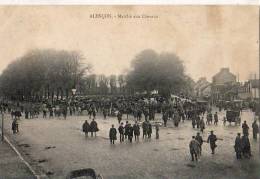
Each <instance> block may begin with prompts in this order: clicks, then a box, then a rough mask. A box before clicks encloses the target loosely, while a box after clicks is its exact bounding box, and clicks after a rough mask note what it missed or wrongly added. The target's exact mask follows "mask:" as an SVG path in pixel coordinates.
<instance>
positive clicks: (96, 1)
mask: <svg viewBox="0 0 260 179" xmlns="http://www.w3.org/2000/svg"><path fill="white" fill-rule="evenodd" d="M0 5H260V0H0Z"/></svg>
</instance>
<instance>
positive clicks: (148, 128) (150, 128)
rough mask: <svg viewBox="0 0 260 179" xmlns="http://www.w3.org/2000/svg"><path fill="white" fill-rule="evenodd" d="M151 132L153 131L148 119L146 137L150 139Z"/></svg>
mask: <svg viewBox="0 0 260 179" xmlns="http://www.w3.org/2000/svg"><path fill="white" fill-rule="evenodd" d="M152 133H153V129H152V124H151V123H150V122H149V121H148V122H147V135H148V139H151V136H152Z"/></svg>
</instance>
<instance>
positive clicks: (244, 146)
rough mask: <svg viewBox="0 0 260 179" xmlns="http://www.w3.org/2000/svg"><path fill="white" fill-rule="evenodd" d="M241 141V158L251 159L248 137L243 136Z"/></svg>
mask: <svg viewBox="0 0 260 179" xmlns="http://www.w3.org/2000/svg"><path fill="white" fill-rule="evenodd" d="M241 141H242V153H243V156H244V157H246V158H250V157H251V146H250V141H249V139H248V135H243V136H242V139H241Z"/></svg>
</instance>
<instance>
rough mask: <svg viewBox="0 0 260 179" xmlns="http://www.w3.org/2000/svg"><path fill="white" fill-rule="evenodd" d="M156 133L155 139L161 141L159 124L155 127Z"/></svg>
mask: <svg viewBox="0 0 260 179" xmlns="http://www.w3.org/2000/svg"><path fill="white" fill-rule="evenodd" d="M155 132H156V137H155V139H159V124H156V125H155Z"/></svg>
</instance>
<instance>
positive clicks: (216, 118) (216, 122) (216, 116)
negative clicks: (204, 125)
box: [214, 112, 218, 125]
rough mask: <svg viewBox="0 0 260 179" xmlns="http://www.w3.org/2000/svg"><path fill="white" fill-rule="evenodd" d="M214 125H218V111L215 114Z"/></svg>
mask: <svg viewBox="0 0 260 179" xmlns="http://www.w3.org/2000/svg"><path fill="white" fill-rule="evenodd" d="M214 125H218V113H217V112H216V113H215V114H214Z"/></svg>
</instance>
